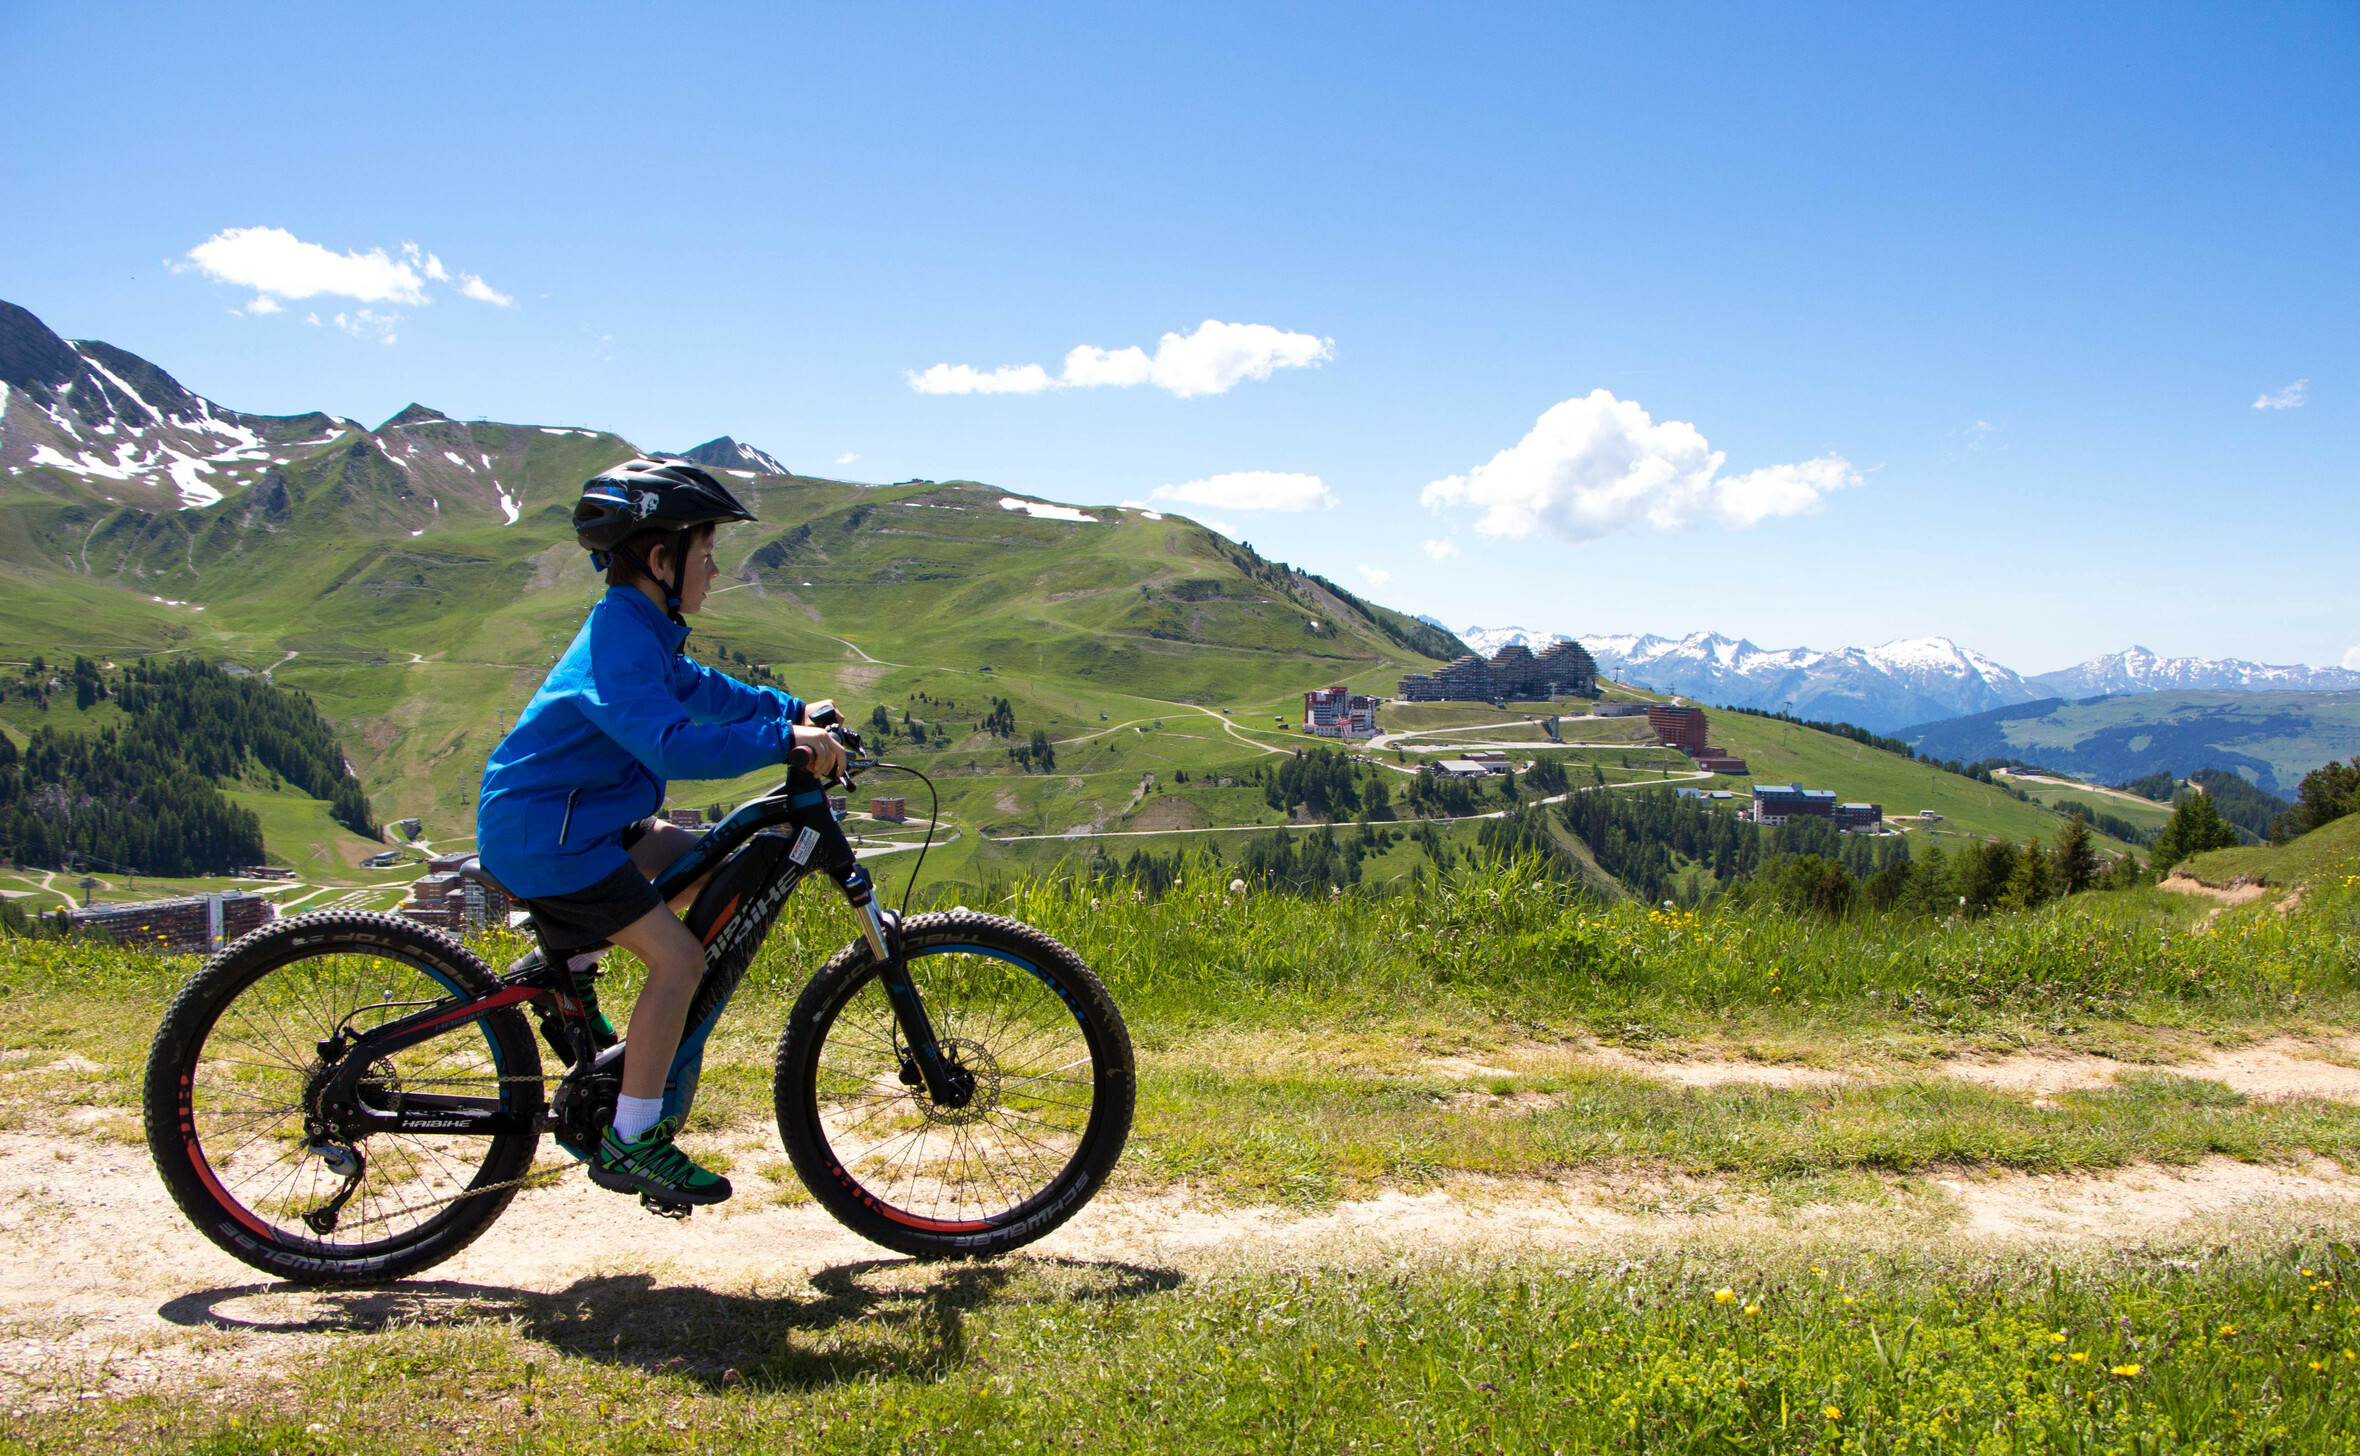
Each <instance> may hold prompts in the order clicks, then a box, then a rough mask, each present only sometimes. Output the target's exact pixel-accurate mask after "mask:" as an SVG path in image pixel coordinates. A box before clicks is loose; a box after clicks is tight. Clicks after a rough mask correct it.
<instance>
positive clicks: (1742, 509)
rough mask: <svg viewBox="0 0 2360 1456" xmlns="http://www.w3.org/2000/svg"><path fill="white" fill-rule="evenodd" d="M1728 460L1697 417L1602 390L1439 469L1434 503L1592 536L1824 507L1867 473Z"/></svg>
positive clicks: (1491, 522) (1495, 525) (1737, 522)
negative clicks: (1665, 414) (1472, 463)
mask: <svg viewBox="0 0 2360 1456" xmlns="http://www.w3.org/2000/svg"><path fill="white" fill-rule="evenodd" d="M1726 459H1727V456H1725V455H1724V454H1723V453H1722V452H1721V451H1718V450H1715V449H1713V448H1712V446H1711V445H1709V444H1707V443H1706V441H1705V438H1704V436H1703V435H1702V434H1701V433H1699V432H1698V430H1697V428H1696V427H1695V426H1694V425H1691V424H1687V423H1684V422H1682V421H1680V420H1666V421H1664V422H1663V423H1662V424H1660V425H1659V424H1657V423H1655V421H1654V420H1653V419H1651V418H1649V416H1648V414H1647V411H1646V410H1644V409H1642V408H1640V407H1639V405H1638V404H1637V403H1636V402H1635V401H1631V400H1622V399H1616V398H1615V397H1614V396H1613V395H1612V394H1611V393H1609V392H1608V391H1606V390H1603V389H1597V390H1592V391H1591V392H1590V393H1589V394H1588V395H1586V396H1583V397H1581V398H1579V399H1569V400H1566V401H1565V402H1564V403H1562V404H1559V405H1554V406H1552V407H1551V408H1550V409H1549V410H1548V411H1547V412H1546V413H1545V414H1543V415H1542V416H1541V417H1540V419H1539V420H1538V421H1537V422H1535V424H1534V425H1533V427H1532V430H1531V432H1530V433H1529V434H1527V435H1526V436H1525V437H1524V438H1523V439H1522V440H1520V441H1518V442H1517V443H1516V444H1514V445H1512V446H1510V447H1509V448H1507V449H1505V450H1502V451H1500V452H1499V453H1498V454H1497V455H1494V456H1493V457H1492V458H1491V459H1490V460H1489V461H1488V462H1487V463H1485V464H1482V465H1478V466H1476V467H1475V468H1474V469H1473V470H1470V471H1468V472H1467V473H1466V474H1465V475H1453V476H1450V477H1449V478H1447V479H1444V480H1437V481H1435V482H1434V483H1433V484H1431V485H1429V486H1427V487H1426V489H1425V491H1424V492H1423V493H1422V494H1421V495H1420V496H1419V499H1420V500H1421V501H1423V502H1424V503H1425V504H1426V505H1427V506H1428V507H1430V508H1435V509H1439V508H1441V507H1444V506H1474V507H1476V508H1478V509H1480V510H1481V511H1482V512H1483V514H1482V515H1481V516H1480V517H1478V518H1477V519H1476V521H1475V529H1476V530H1478V531H1481V532H1483V533H1484V534H1486V535H1490V536H1519V537H1521V536H1529V535H1531V534H1533V532H1535V531H1547V532H1548V533H1549V534H1550V535H1552V536H1555V537H1557V538H1558V539H1559V540H1564V541H1594V540H1597V539H1598V538H1599V537H1601V536H1605V535H1609V534H1611V533H1613V532H1615V531H1622V530H1628V529H1630V528H1632V527H1635V526H1641V525H1646V526H1653V527H1655V528H1656V529H1657V530H1676V529H1679V528H1682V527H1686V526H1692V525H1695V524H1696V523H1697V522H1699V521H1701V520H1704V519H1706V518H1708V517H1709V518H1711V519H1713V520H1716V521H1718V522H1720V523H1721V524H1722V525H1724V526H1732V527H1744V526H1751V525H1755V524H1758V523H1759V522H1761V521H1764V520H1767V519H1769V518H1770V517H1772V516H1793V515H1800V514H1803V513H1805V512H1807V511H1813V510H1817V509H1818V508H1819V502H1820V499H1821V497H1823V496H1825V495H1826V494H1827V493H1828V492H1829V491H1833V490H1839V489H1842V488H1843V487H1845V486H1849V485H1857V484H1859V483H1860V476H1859V474H1858V473H1857V472H1855V471H1854V470H1853V468H1852V465H1851V462H1849V461H1847V460H1845V459H1844V458H1843V457H1841V456H1838V455H1829V456H1825V457H1822V458H1821V459H1817V460H1807V461H1804V462H1802V463H1801V464H1797V465H1771V466H1765V467H1763V468H1762V469H1759V470H1753V471H1748V472H1747V473H1746V474H1744V475H1738V476H1730V477H1726V478H1724V477H1722V476H1721V474H1720V471H1721V466H1722V464H1723V462H1724V461H1725V460H1726Z"/></svg>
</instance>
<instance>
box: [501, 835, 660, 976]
mask: <svg viewBox="0 0 2360 1456" xmlns="http://www.w3.org/2000/svg"><path fill="white" fill-rule="evenodd" d="M647 829H648V821H646V820H642V821H640V822H639V823H637V824H634V825H631V826H630V827H629V828H627V829H625V830H624V831H623V848H624V849H626V850H628V849H629V848H630V847H631V846H632V845H634V844H637V843H638V842H639V841H640V839H641V838H643V837H644V836H645V835H646V834H647ZM524 903H525V907H526V908H527V909H529V910H531V911H532V912H533V927H534V929H535V930H536V931H537V932H538V933H539V934H540V937H541V946H542V949H544V950H545V951H547V952H548V953H549V955H550V956H551V957H556V956H563V955H572V954H573V953H574V952H576V951H583V950H590V949H592V948H594V947H597V946H601V945H605V944H606V943H607V942H608V941H609V940H611V939H612V938H613V937H614V933H615V932H616V931H618V930H621V929H622V928H624V927H625V926H627V925H631V924H634V923H636V922H637V921H638V920H639V919H640V917H642V916H644V915H646V914H647V912H648V911H650V910H658V909H661V908H663V904H664V897H663V896H661V895H659V894H657V893H656V887H655V886H654V885H653V884H651V883H649V881H648V878H647V876H645V875H643V874H641V873H640V872H639V866H637V865H629V864H627V865H624V866H623V867H622V868H621V869H619V870H616V871H615V872H614V873H613V874H611V875H608V876H607V877H606V878H605V879H602V880H600V881H599V882H598V883H596V884H594V885H591V886H589V887H588V888H587V889H581V890H573V891H569V892H567V893H566V894H563V895H535V896H534V897H533V898H532V899H530V900H527V901H525V902H524Z"/></svg>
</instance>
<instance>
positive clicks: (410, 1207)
mask: <svg viewBox="0 0 2360 1456" xmlns="http://www.w3.org/2000/svg"><path fill="white" fill-rule="evenodd" d="M580 1166H584V1167H587V1166H588V1165H587V1164H582V1165H580ZM573 1170H574V1165H568V1166H565V1167H560V1168H541V1169H538V1170H536V1171H534V1172H531V1173H527V1174H525V1175H524V1176H523V1177H521V1178H510V1179H509V1180H507V1181H506V1182H504V1183H491V1184H487V1185H485V1186H484V1187H481V1188H468V1189H463V1190H461V1191H460V1192H457V1193H453V1194H449V1195H447V1196H445V1197H442V1198H429V1199H428V1200H426V1201H425V1202H424V1203H409V1204H404V1205H403V1206H402V1207H400V1208H397V1209H395V1210H394V1211H393V1212H391V1213H380V1214H378V1215H376V1216H375V1217H374V1218H361V1219H354V1220H353V1221H352V1222H351V1223H344V1222H342V1221H339V1222H338V1223H337V1225H336V1232H338V1233H342V1232H343V1231H344V1230H345V1229H348V1228H356V1229H358V1228H368V1227H370V1226H372V1225H374V1224H381V1223H390V1222H392V1221H393V1220H394V1219H397V1218H400V1217H401V1216H402V1215H403V1214H405V1213H417V1212H420V1211H421V1210H424V1209H429V1208H440V1207H442V1206H443V1205H444V1204H446V1203H457V1202H458V1201H459V1200H461V1199H463V1198H481V1197H482V1196H483V1195H485V1194H486V1193H499V1192H502V1191H504V1190H506V1189H510V1188H522V1187H524V1186H525V1185H526V1184H528V1183H530V1182H532V1181H533V1180H534V1179H535V1178H542V1179H546V1180H547V1181H549V1182H551V1183H554V1182H556V1181H557V1180H558V1179H560V1178H562V1177H564V1176H565V1175H566V1174H568V1173H570V1172H572V1171H573Z"/></svg>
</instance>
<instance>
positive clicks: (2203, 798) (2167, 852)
mask: <svg viewBox="0 0 2360 1456" xmlns="http://www.w3.org/2000/svg"><path fill="white" fill-rule="evenodd" d="M2236 843H2237V827H2236V826H2235V825H2233V824H2231V823H2230V822H2229V821H2228V820H2226V819H2223V818H2222V817H2221V811H2220V810H2219V809H2217V808H2215V807H2213V802H2212V795H2210V794H2203V793H2197V792H2195V791H2194V790H2191V791H2189V792H2188V793H2184V794H2182V795H2180V800H2179V802H2178V803H2176V804H2174V805H2173V806H2172V822H2171V823H2169V824H2166V825H2164V826H2163V832H2162V833H2161V834H2158V835H2156V836H2155V843H2154V845H2153V846H2151V848H2152V849H2153V851H2154V856H2153V865H2154V869H2155V873H2156V874H2158V875H2163V874H2167V873H2169V872H2170V870H2171V867H2172V866H2173V865H2176V864H2178V863H2179V862H2180V861H2181V860H2184V859H2186V858H2188V857H2189V856H2190V855H2195V854H2202V853H2204V852H2205V851H2206V850H2209V849H2228V848H2230V847H2232V846H2234V845H2235V844H2236Z"/></svg>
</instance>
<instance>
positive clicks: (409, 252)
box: [402, 243, 451, 283]
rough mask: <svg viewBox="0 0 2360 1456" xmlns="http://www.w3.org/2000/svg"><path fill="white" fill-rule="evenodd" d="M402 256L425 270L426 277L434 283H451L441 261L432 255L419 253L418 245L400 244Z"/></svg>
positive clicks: (449, 276)
mask: <svg viewBox="0 0 2360 1456" xmlns="http://www.w3.org/2000/svg"><path fill="white" fill-rule="evenodd" d="M402 256H403V257H405V258H408V259H409V260H410V261H411V262H413V263H416V264H418V266H420V267H421V268H424V269H425V270H426V276H427V277H429V278H432V279H434V280H435V281H436V282H438V283H448V282H450V281H451V275H450V273H449V272H448V271H447V270H445V269H444V267H443V261H442V259H440V258H437V257H436V256H434V254H432V253H424V252H421V251H419V248H418V245H417V244H416V243H404V244H402Z"/></svg>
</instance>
